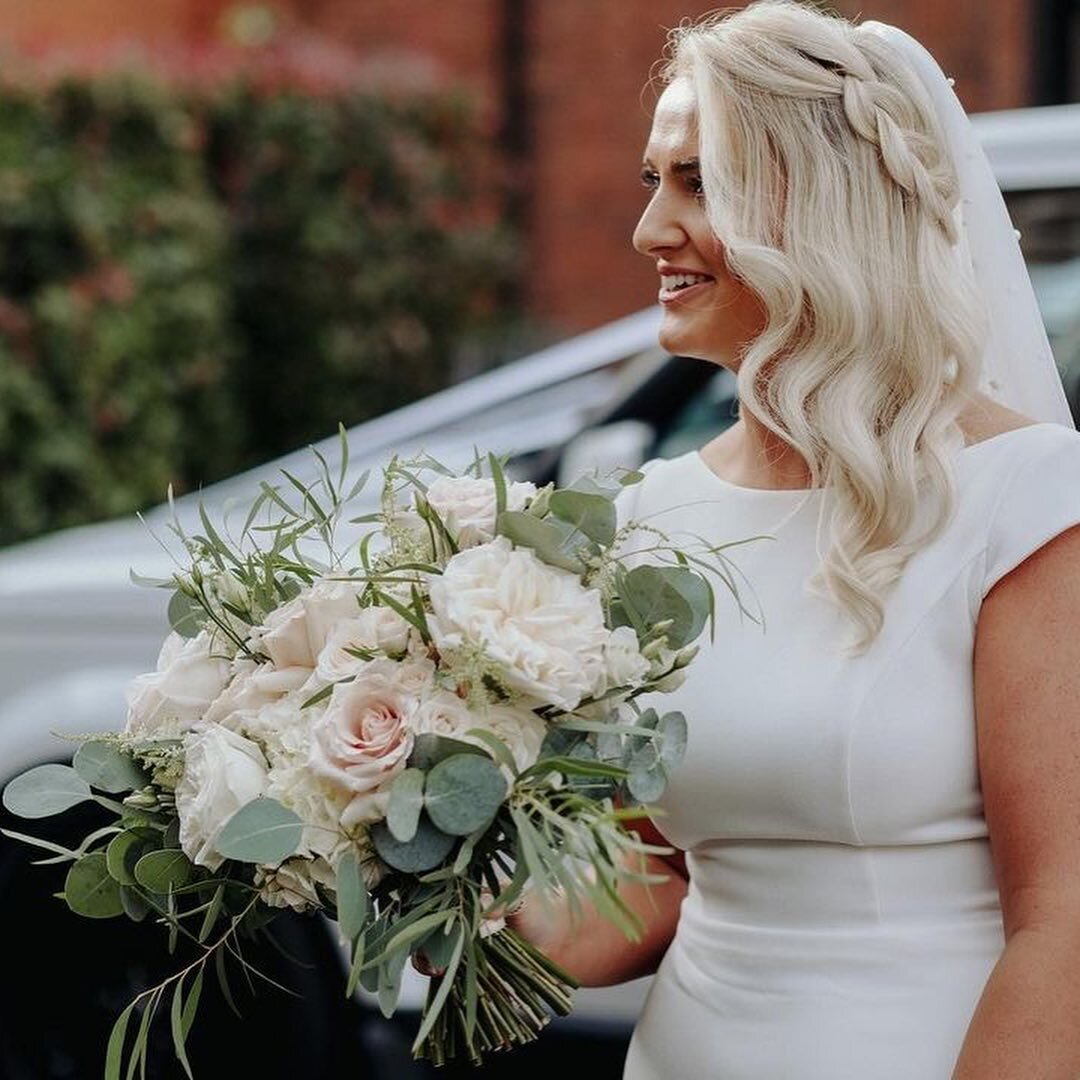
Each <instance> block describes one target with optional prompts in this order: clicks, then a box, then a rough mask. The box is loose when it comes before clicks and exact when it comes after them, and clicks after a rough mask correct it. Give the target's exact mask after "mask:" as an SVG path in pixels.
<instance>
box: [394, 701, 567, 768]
mask: <svg viewBox="0 0 1080 1080" xmlns="http://www.w3.org/2000/svg"><path fill="white" fill-rule="evenodd" d="M413 723H414V726H415V728H416V732H417V734H420V733H426V734H431V735H446V736H449V737H450V738H451V739H461V740H462V742H469V743H473V744H474V745H476V746H480V747H483V748H484V749H485V750H486V749H487V748H488V747H487V744H486V743H485V742H484V740H483V739H481V738H478V737H477V736H476V735H469V734H467V732H468V731H469V730H470V729H471V728H482V729H483V730H484V731H488V732H490V733H491V734H492V735H494V736H495V737H496V738H498V739H501V740H502V741H503V742H504V743H505V744H506V748H507V749H508V750H509V751H510V755H511V757H513V759H514V763H515V764H516V765H517V767H518V768H519V769H526V768H528V767H529V766H530V765H531V764H532V763H533V762H534V761H536V759H537V757H539V755H540V744H541V743H542V742H543V741H544V733H545V732H546V731H547V725H546V724H545V723H544V721H543V720H541V719H540V717H539V716H537V715H536V713H534V712H533V711H532V710H531V709H522V708H515V707H513V706H509V705H489V706H486V707H484V708H480V709H470V708H469V706H468V704H467V703H466V702H465V701H463V700H462V699H461V698H460V697H458V696H457V694H453V693H451V692H450V691H449V690H435V691H433V692H432V693H431V694H430V695H429V696H428V697H426V698H425V699H424V700H422V701H421V702H420V706H419V708H418V709H417V711H416V715H415V718H414V721H413ZM508 779H509V777H508Z"/></svg>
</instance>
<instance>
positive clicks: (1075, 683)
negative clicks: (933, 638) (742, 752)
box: [953, 527, 1080, 1080]
mask: <svg viewBox="0 0 1080 1080" xmlns="http://www.w3.org/2000/svg"><path fill="white" fill-rule="evenodd" d="M975 706H976V725H977V732H978V748H979V771H980V776H981V784H982V792H983V803H984V807H985V812H986V820H987V825H988V827H989V832H990V844H991V849H992V851H993V856H994V864H995V868H996V871H997V878H998V888H999V891H1000V893H1001V903H1002V909H1003V913H1004V920H1005V936H1006V946H1005V949H1004V952H1003V953H1002V955H1001V957H1000V959H999V960H998V963H997V965H996V966H995V968H994V970H993V973H992V974H991V977H990V979H989V981H988V982H987V985H986V988H985V990H984V991H983V994H982V997H981V998H980V1000H979V1004H978V1007H977V1008H976V1010H975V1014H974V1016H973V1018H972V1021H971V1025H970V1027H969V1029H968V1032H967V1037H966V1038H965V1040H964V1045H963V1047H962V1049H961V1052H960V1057H959V1060H958V1061H957V1064H956V1071H955V1072H954V1074H953V1080H987V1078H989V1077H993V1078H994V1080H1059V1078H1060V1080H1075V1078H1076V1077H1078V1076H1080V1024H1078V1023H1077V1017H1078V1016H1080V527H1077V528H1073V529H1070V530H1068V531H1067V532H1065V533H1062V534H1061V535H1060V536H1058V537H1056V538H1055V539H1054V540H1052V541H1051V542H1050V543H1049V544H1047V545H1046V546H1045V547H1043V548H1041V549H1040V550H1039V551H1037V552H1036V553H1035V554H1034V555H1032V556H1031V557H1030V558H1029V559H1027V560H1026V561H1025V562H1024V563H1022V564H1021V565H1020V566H1019V567H1017V569H1015V570H1014V571H1012V573H1010V574H1007V575H1006V576H1005V577H1004V578H1002V580H1001V581H1000V582H998V583H997V585H995V587H994V588H993V589H992V590H991V592H990V594H989V595H988V596H987V597H986V599H985V601H984V603H983V606H982V611H981V612H980V615H979V625H978V633H977V636H976V644H975Z"/></svg>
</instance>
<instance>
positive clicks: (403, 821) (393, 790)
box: [386, 769, 424, 843]
mask: <svg viewBox="0 0 1080 1080" xmlns="http://www.w3.org/2000/svg"><path fill="white" fill-rule="evenodd" d="M423 808H424V773H423V772H422V771H421V770H420V769H405V770H404V772H401V773H399V774H398V776H397V779H396V780H395V781H394V783H393V784H392V785H391V787H390V800H389V802H388V803H387V807H386V824H387V827H388V828H389V829H390V831H391V832H392V833H393V834H394V839H395V840H400V841H401V842H402V843H405V842H406V841H408V840H411V839H412V838H413V836H414V835H415V834H416V826H417V823H418V822H419V821H420V811H421V810H422V809H423Z"/></svg>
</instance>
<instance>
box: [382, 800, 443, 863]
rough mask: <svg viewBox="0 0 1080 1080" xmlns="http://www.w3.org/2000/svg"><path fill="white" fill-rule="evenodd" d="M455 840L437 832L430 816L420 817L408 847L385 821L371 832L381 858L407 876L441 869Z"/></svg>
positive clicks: (423, 815)
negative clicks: (441, 864) (440, 865)
mask: <svg viewBox="0 0 1080 1080" xmlns="http://www.w3.org/2000/svg"><path fill="white" fill-rule="evenodd" d="M455 839H456V838H455V837H453V836H450V835H448V834H447V833H445V832H442V831H441V830H440V829H437V828H436V827H435V826H434V825H433V824H432V823H431V820H430V818H429V817H428V816H427V814H421V815H420V821H419V822H418V824H417V827H416V834H415V835H414V836H413V838H412V839H411V840H409V841H408V842H407V843H404V844H403V843H402V842H401V841H400V840H397V839H395V837H394V834H393V833H392V832H391V831H390V829H389V828H388V827H387V825H386V823H385V822H382V821H380V822H378V823H377V824H376V825H374V826H372V829H371V840H372V843H373V844H374V845H375V850H376V851H377V852H378V853H379V856H380V858H382V860H383V861H384V862H386V863H387V864H389V865H390V866H392V867H393V868H394V869H395V870H402V871H404V872H405V873H407V874H419V873H422V872H423V871H424V870H431V869H433V868H434V867H436V866H438V865H439V864H440V863H442V861H443V860H444V859H445V858H446V856H447V855H449V854H450V850H451V848H453V846H454V843H455Z"/></svg>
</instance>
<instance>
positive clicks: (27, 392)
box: [0, 74, 528, 545]
mask: <svg viewBox="0 0 1080 1080" xmlns="http://www.w3.org/2000/svg"><path fill="white" fill-rule="evenodd" d="M478 143H479V140H478V139H477V137H476V133H475V130H474V126H473V121H472V118H471V112H470V109H469V107H468V104H467V102H466V101H465V100H464V99H454V98H451V97H447V96H445V95H441V96H438V97H436V96H423V95H417V96H413V97H411V98H408V99H402V98H400V96H399V97H396V98H393V99H390V98H380V97H378V96H374V95H372V94H370V93H367V94H365V93H360V92H346V93H341V94H338V95H336V96H326V95H317V94H311V93H305V92H302V91H301V90H298V89H290V88H289V87H287V86H276V87H274V88H271V89H269V90H268V89H266V88H265V87H258V86H256V85H254V84H252V83H250V82H247V81H245V80H243V79H238V80H234V81H232V82H229V83H228V84H225V85H219V86H215V87H213V88H212V89H206V88H203V89H200V88H198V87H176V86H169V85H165V84H164V83H158V82H155V81H154V80H153V79H151V78H148V77H146V76H145V75H139V76H135V75H132V74H127V75H122V74H119V75H118V74H113V75H98V76H90V77H82V78H74V77H67V78H64V79H62V80H60V81H58V82H56V83H54V84H52V85H47V86H44V85H39V86H34V85H32V84H31V83H30V82H28V81H26V80H22V81H13V80H10V79H8V80H7V81H6V82H5V83H4V84H2V85H0V545H3V544H6V543H11V542H13V541H16V540H19V539H23V538H26V537H30V536H33V535H35V534H38V533H41V532H44V531H47V530H51V529H54V528H59V527H62V526H68V525H74V524H79V523H82V522H85V521H89V520H94V519H99V518H103V517H108V516H113V515H118V514H123V513H128V512H131V511H132V510H134V509H136V508H139V507H142V506H147V505H152V504H154V503H157V502H159V501H161V500H162V499H163V497H164V495H165V491H166V487H167V485H168V484H170V483H172V484H173V485H174V487H175V489H176V490H177V492H178V493H179V492H182V491H185V490H191V489H192V488H195V487H198V486H200V485H202V484H204V483H209V482H211V481H213V480H215V479H218V478H221V477H224V476H227V475H229V474H232V473H235V472H237V471H239V470H241V469H243V468H246V467H248V466H251V465H254V464H257V463H259V462H262V461H266V460H268V459H270V458H272V457H274V456H276V455H278V454H281V453H283V452H286V451H288V450H292V449H295V448H296V447H298V446H302V445H304V444H305V443H306V442H308V441H310V440H313V439H317V438H321V437H323V436H325V435H327V434H330V433H332V432H333V430H334V429H335V427H336V425H337V423H338V421H339V420H340V421H342V422H344V423H345V424H346V425H352V424H355V423H357V422H359V421H361V420H364V419H366V418H368V417H372V416H375V415H378V414H380V413H383V412H385V411H387V410H389V409H392V408H395V407H397V406H400V405H402V404H405V403H406V402H408V401H410V400H413V399H414V398H416V397H419V396H421V395H424V394H427V393H430V392H432V391H434V390H437V389H439V388H441V387H443V386H445V385H448V384H449V383H450V382H452V381H454V380H455V379H456V378H457V377H459V376H460V375H462V374H465V373H470V374H471V373H473V372H475V371H477V370H481V369H483V368H484V367H487V366H491V365H492V364H493V363H495V362H496V359H497V358H498V357H499V356H500V353H501V350H503V349H504V347H505V345H506V343H507V342H508V341H511V340H513V339H515V337H517V338H520V337H521V336H522V335H523V334H527V333H528V331H527V329H526V328H525V327H524V323H523V321H522V319H521V316H520V307H519V305H518V303H517V296H518V285H519V278H520V274H519V266H518V261H517V250H518V247H517V243H516V238H515V236H514V235H512V234H511V233H510V232H509V231H508V230H507V229H506V228H505V227H503V226H501V225H500V224H499V223H498V215H497V214H493V213H492V212H491V208H492V206H493V205H497V202H498V192H497V191H495V190H493V188H492V184H491V182H490V181H489V180H488V179H487V178H486V177H485V174H484V170H483V167H482V163H478V159H477V146H478Z"/></svg>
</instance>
